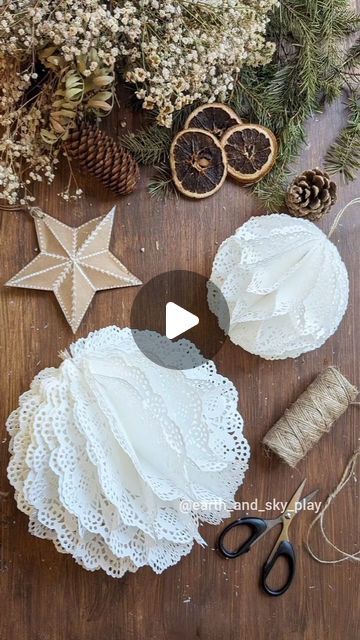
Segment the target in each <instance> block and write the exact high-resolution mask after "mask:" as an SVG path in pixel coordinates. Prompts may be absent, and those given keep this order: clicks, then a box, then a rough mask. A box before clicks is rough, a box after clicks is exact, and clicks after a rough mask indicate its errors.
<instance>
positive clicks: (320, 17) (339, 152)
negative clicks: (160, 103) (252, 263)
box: [125, 0, 360, 210]
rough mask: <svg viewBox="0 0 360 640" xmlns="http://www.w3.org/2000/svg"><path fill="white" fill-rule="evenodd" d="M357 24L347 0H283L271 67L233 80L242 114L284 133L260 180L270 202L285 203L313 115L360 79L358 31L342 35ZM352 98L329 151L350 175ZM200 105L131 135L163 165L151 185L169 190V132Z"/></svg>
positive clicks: (273, 24) (275, 19) (271, 32)
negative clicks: (164, 125)
mask: <svg viewBox="0 0 360 640" xmlns="http://www.w3.org/2000/svg"><path fill="white" fill-rule="evenodd" d="M359 26H360V16H359V15H358V14H356V13H354V12H353V11H352V10H351V9H350V3H349V0H281V3H280V5H279V7H278V8H277V9H275V10H274V12H273V14H272V17H271V20H270V23H269V25H268V38H269V39H272V40H273V41H274V42H275V43H276V45H277V51H276V55H275V56H274V59H273V61H272V62H271V63H270V64H268V65H267V66H265V67H264V66H260V67H258V68H254V67H249V68H247V67H244V68H243V69H242V70H241V74H240V75H239V77H238V78H237V79H236V81H235V83H234V84H235V86H234V91H233V93H232V95H231V97H230V99H229V101H228V102H229V104H230V106H232V107H233V108H234V109H235V111H236V112H237V113H238V114H239V115H240V117H242V118H243V119H244V120H247V121H251V122H258V123H259V124H263V125H265V126H267V127H269V128H270V129H271V130H272V131H274V133H275V134H276V136H277V138H278V141H279V154H278V158H277V162H276V164H275V166H274V168H273V170H272V172H271V173H270V174H269V175H267V176H265V178H263V179H262V180H261V182H259V183H257V184H256V185H255V186H254V192H255V194H256V195H257V196H258V197H259V198H260V199H261V200H262V201H263V202H264V204H265V205H266V207H267V208H268V209H269V210H274V209H275V210H276V209H279V207H281V205H282V202H283V198H284V193H285V189H286V185H287V182H288V179H289V176H290V175H291V168H290V167H291V164H292V163H293V162H294V160H296V158H297V157H298V155H299V153H300V150H301V147H302V145H303V143H304V142H305V141H306V133H305V125H306V121H307V120H308V118H309V117H311V116H312V115H313V114H314V113H316V112H320V111H322V109H323V107H324V104H326V103H331V102H333V101H334V100H335V99H337V98H338V97H339V96H340V94H341V93H342V91H343V88H344V86H347V87H349V85H350V82H351V81H353V82H354V81H356V79H358V75H357V73H356V67H357V66H358V65H359V61H360V39H359V38H358V40H357V41H356V42H355V43H354V44H353V45H352V46H351V47H349V48H348V49H346V47H345V45H344V41H345V38H346V37H347V36H348V35H349V34H350V33H354V32H355V31H356V30H357V29H358V28H359ZM319 34H321V37H320V36H319ZM354 69H355V71H354ZM350 102H351V104H350V105H349V106H350V120H349V123H348V126H347V127H346V128H345V130H344V131H343V132H342V133H341V135H340V136H339V138H338V140H337V141H336V143H335V144H334V145H332V147H331V149H330V150H329V154H328V156H327V161H328V163H329V165H330V166H332V168H333V170H340V172H341V173H343V175H344V176H345V177H347V179H351V177H353V176H354V175H355V172H356V170H357V169H359V168H360V157H359V156H360V151H359V147H360V145H359V126H360V124H359V107H358V104H359V99H358V97H357V98H356V100H355V101H354V99H352V101H350ZM196 106H197V105H190V106H189V107H186V108H185V109H183V110H182V111H180V112H178V113H176V114H175V117H174V125H173V128H172V130H171V131H169V130H164V129H161V128H160V127H157V126H156V125H155V126H154V127H151V128H150V129H148V130H146V131H145V132H144V131H140V132H138V133H137V134H136V135H135V137H131V139H128V138H127V139H126V141H125V146H127V148H128V149H130V150H131V151H132V152H133V153H134V154H135V156H136V158H137V159H138V160H139V161H140V162H145V163H146V164H155V165H159V164H160V165H161V166H162V169H161V172H160V176H158V177H157V178H156V180H155V181H154V182H153V183H152V185H151V192H152V193H155V194H163V193H164V192H166V191H167V190H168V187H169V185H170V174H169V168H168V167H166V168H164V167H165V165H166V164H167V161H168V155H169V148H170V144H171V140H172V138H173V136H174V135H175V134H176V133H177V131H179V130H180V129H181V128H182V127H183V125H184V122H185V119H186V117H187V116H188V114H189V113H190V112H191V110H192V109H194V108H195V107H196ZM164 163H165V164H164ZM350 176H351V177H350Z"/></svg>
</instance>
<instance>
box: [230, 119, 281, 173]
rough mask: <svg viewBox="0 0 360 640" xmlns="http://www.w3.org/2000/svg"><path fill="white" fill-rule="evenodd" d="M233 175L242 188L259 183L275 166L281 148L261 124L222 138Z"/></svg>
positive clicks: (239, 128)
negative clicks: (242, 185) (244, 185)
mask: <svg viewBox="0 0 360 640" xmlns="http://www.w3.org/2000/svg"><path fill="white" fill-rule="evenodd" d="M221 144H222V146H223V148H224V150H225V153H226V158H227V161H228V171H229V174H230V175H231V176H232V177H233V178H235V179H236V180H237V181H238V182H241V183H242V184H251V183H252V182H257V181H258V180H260V179H261V178H262V177H263V176H264V175H266V174H267V173H268V172H269V171H270V169H271V167H272V166H273V164H274V162H275V160H276V155H277V150H278V144H277V141H276V138H275V136H274V134H273V132H272V131H270V129H267V128H266V127H262V126H261V125H259V124H242V125H238V126H236V127H232V128H231V129H229V131H227V132H226V133H225V134H224V136H223V137H222V138H221Z"/></svg>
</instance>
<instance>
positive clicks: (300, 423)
mask: <svg viewBox="0 0 360 640" xmlns="http://www.w3.org/2000/svg"><path fill="white" fill-rule="evenodd" d="M357 395H358V390H357V388H356V387H354V386H353V385H352V384H351V383H350V382H349V381H348V380H347V379H346V378H345V376H343V375H342V373H341V372H340V371H339V370H338V369H337V368H336V367H328V368H327V369H325V370H324V371H323V372H322V373H320V374H319V375H318V376H317V377H316V378H315V380H314V381H313V382H312V383H311V384H310V385H309V387H308V388H307V389H306V390H305V391H304V392H303V393H302V394H301V396H300V397H299V398H298V399H297V400H296V401H295V402H294V404H292V405H291V406H290V407H289V408H288V409H286V411H285V413H284V415H283V416H282V417H281V418H280V419H279V420H278V421H277V422H276V423H275V424H274V426H273V427H272V428H271V429H270V430H269V431H268V433H267V434H266V435H265V437H264V439H263V444H264V445H265V446H266V447H268V448H269V449H271V450H272V451H274V452H275V453H276V454H277V455H278V456H279V457H280V458H281V459H282V460H283V461H284V462H286V463H287V464H288V465H289V466H290V467H295V466H296V465H297V464H298V462H300V460H302V459H303V458H304V456H305V455H306V454H307V452H308V451H310V449H312V447H313V446H314V445H315V444H316V443H317V442H318V441H319V440H320V438H321V437H322V436H323V435H324V433H328V432H329V431H330V429H331V427H332V425H333V424H334V422H335V421H336V420H337V419H338V418H339V417H340V416H341V415H342V414H343V413H344V412H345V411H346V409H347V408H348V407H349V405H350V404H352V403H353V402H354V400H355V398H356V396H357Z"/></svg>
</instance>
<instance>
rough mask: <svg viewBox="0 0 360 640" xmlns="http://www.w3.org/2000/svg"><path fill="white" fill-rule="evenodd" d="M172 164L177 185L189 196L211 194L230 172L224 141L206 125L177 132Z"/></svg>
mask: <svg viewBox="0 0 360 640" xmlns="http://www.w3.org/2000/svg"><path fill="white" fill-rule="evenodd" d="M170 166H171V170H172V176H173V180H174V183H175V185H176V187H177V189H178V190H179V191H180V192H181V193H183V194H184V195H185V196H188V197H189V198H207V197H208V196H211V195H212V194H213V193H215V192H216V191H218V189H220V187H221V186H222V184H223V183H224V180H225V178H226V174H227V162H226V156H225V152H224V150H223V148H222V146H221V144H220V142H219V141H218V140H217V138H215V136H214V135H212V134H211V133H208V132H206V131H203V130H202V129H185V130H184V131H180V133H178V134H177V135H176V136H175V138H174V140H173V142H172V145H171V149H170Z"/></svg>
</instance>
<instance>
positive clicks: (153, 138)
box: [119, 125, 172, 165]
mask: <svg viewBox="0 0 360 640" xmlns="http://www.w3.org/2000/svg"><path fill="white" fill-rule="evenodd" d="M171 140H172V134H171V131H169V129H165V127H159V126H157V125H152V126H151V127H149V128H148V129H139V130H138V131H137V132H136V133H125V134H124V135H122V136H120V138H119V142H120V144H121V145H122V146H123V147H124V148H125V149H128V151H130V152H131V153H132V154H133V156H134V157H135V159H136V160H137V161H138V162H140V163H141V164H144V165H158V164H160V163H161V162H163V161H164V158H166V155H167V153H168V150H169V147H170V144H171Z"/></svg>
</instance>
